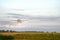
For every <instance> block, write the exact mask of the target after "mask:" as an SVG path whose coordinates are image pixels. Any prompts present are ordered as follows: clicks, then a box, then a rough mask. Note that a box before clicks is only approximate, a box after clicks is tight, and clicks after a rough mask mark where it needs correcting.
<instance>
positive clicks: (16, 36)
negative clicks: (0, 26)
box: [0, 32, 60, 40]
mask: <svg viewBox="0 0 60 40" xmlns="http://www.w3.org/2000/svg"><path fill="white" fill-rule="evenodd" d="M0 40H60V33H47V32H44V33H41V32H4V33H0Z"/></svg>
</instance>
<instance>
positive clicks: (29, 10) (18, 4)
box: [0, 0, 60, 31]
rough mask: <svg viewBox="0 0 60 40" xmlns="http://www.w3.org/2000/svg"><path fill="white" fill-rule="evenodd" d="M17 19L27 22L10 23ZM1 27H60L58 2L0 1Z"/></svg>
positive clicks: (33, 0)
mask: <svg viewBox="0 0 60 40" xmlns="http://www.w3.org/2000/svg"><path fill="white" fill-rule="evenodd" d="M18 18H19V19H23V20H27V21H24V22H23V23H16V22H11V21H10V20H15V19H18ZM15 24H16V25H15ZM2 25H3V26H4V27H8V28H9V25H10V27H11V28H17V29H18V28H23V29H24V28H28V29H29V28H30V27H31V28H33V27H35V26H36V27H37V26H38V27H37V28H39V27H41V26H42V28H43V29H44V28H46V27H43V26H51V27H52V26H60V0H0V26H2ZM51 27H50V28H51ZM17 29H16V30H17ZM57 29H58V28H57ZM57 29H55V31H56V30H57ZM34 30H35V29H34Z"/></svg>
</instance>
